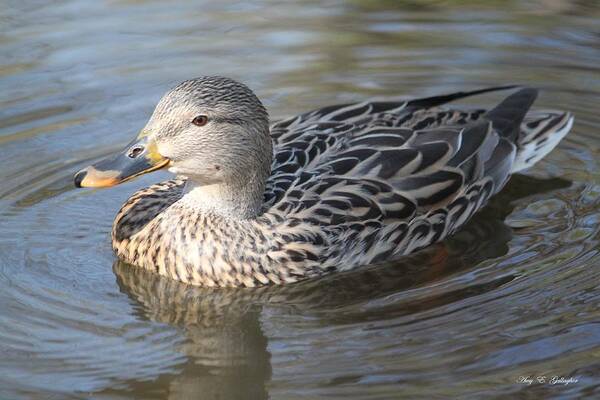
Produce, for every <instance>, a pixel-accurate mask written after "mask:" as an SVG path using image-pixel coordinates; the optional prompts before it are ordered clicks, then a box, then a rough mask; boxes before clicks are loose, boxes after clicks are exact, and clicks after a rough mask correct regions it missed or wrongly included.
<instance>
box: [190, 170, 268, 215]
mask: <svg viewBox="0 0 600 400" xmlns="http://www.w3.org/2000/svg"><path fill="white" fill-rule="evenodd" d="M264 191H265V180H264V179H260V178H259V177H258V176H253V177H251V178H250V179H247V180H245V181H239V182H232V183H224V182H220V183H213V184H208V185H203V184H199V183H198V182H195V181H194V180H193V179H188V181H187V182H186V185H185V189H184V194H183V197H182V198H181V200H180V202H181V204H183V205H185V206H186V207H188V208H192V209H194V210H197V211H199V212H202V213H208V214H217V215H219V216H222V217H226V218H232V219H250V218H254V217H256V216H257V215H258V214H259V213H260V212H261V209H262V205H263V196H264Z"/></svg>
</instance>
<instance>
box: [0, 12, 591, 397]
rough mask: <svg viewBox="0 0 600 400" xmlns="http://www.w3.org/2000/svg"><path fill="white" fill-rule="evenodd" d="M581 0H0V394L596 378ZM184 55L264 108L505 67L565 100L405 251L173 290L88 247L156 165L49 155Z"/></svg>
mask: <svg viewBox="0 0 600 400" xmlns="http://www.w3.org/2000/svg"><path fill="white" fill-rule="evenodd" d="M192 3H194V4H192ZM597 5H598V3H597V2H595V1H583V0H580V1H561V0H538V1H506V2H504V1H503V2H498V1H485V2H484V1H481V2H476V1H447V2H440V1H416V0H415V1H383V0H382V1H378V0H373V1H349V2H341V1H328V2H316V1H299V2H295V3H291V2H285V3H280V2H276V1H266V0H265V1H260V0H254V1H244V2H233V3H228V4H222V3H221V2H214V3H212V2H189V3H185V2H183V3H182V2H179V3H178V4H167V2H158V1H156V2H152V1H139V0H138V1H133V0H130V1H124V0H122V1H119V0H113V1H94V2H91V1H89V2H88V1H54V2H41V1H29V0H24V1H10V0H9V1H7V2H4V4H3V6H2V11H1V12H0V32H1V33H0V85H1V90H0V154H1V155H0V160H1V161H2V162H1V169H0V181H1V182H2V184H1V185H0V398H2V399H4V398H6V399H13V398H15V399H16V398H33V399H49V398H52V399H69V398H95V399H125V398H134V397H135V398H144V399H153V398H172V399H192V398H194V399H195V398H207V399H208V398H222V399H234V398H243V399H260V398H267V397H270V398H274V399H295V398H317V397H328V398H361V399H387V398H414V397H423V398H433V397H437V398H458V397H463V398H464V397H471V398H479V397H486V396H490V395H493V396H498V397H504V396H509V397H523V398H543V397H546V398H548V397H550V398H551V397H559V398H580V397H587V398H593V397H596V398H599V397H600V310H599V304H600V291H599V282H600V280H599V278H600V270H599V264H600V254H599V250H600V228H599V224H600V166H599V165H598V163H599V160H600V136H599V135H600V109H599V107H598V105H599V101H600V74H599V72H600V69H599V67H598V65H599V64H600V45H599V43H600V26H599V25H598V18H599V17H600V12H599V11H598V8H596V7H597ZM205 74H222V75H227V76H231V77H234V78H237V79H239V80H242V81H244V82H246V83H247V84H248V85H249V86H251V87H252V88H253V89H255V91H256V92H257V93H258V95H259V96H260V97H261V98H262V99H263V100H264V102H265V104H266V105H267V106H268V108H269V110H270V112H271V115H272V116H273V117H274V118H277V117H283V116H287V115H290V114H293V113H298V112H301V111H304V110H307V109H311V108H315V107H317V106H323V105H327V104H331V103H339V102H345V101H354V100H362V99H364V98H367V97H390V96H392V97H393V96H417V95H431V94H434V93H442V92H449V91H452V90H459V89H471V88H476V87H481V86H487V85H496V84H505V83H524V84H528V85H533V86H536V87H538V88H540V89H541V90H542V91H541V95H540V98H539V100H538V102H537V103H536V107H541V108H557V109H566V110H571V111H573V112H574V114H575V116H576V122H575V125H574V128H573V131H572V133H571V134H570V135H569V136H568V137H567V138H566V139H565V140H564V141H563V142H562V143H561V144H560V145H559V147H558V149H557V150H555V151H554V152H552V153H551V154H550V156H549V157H547V158H546V159H545V160H544V161H542V162H540V163H539V164H538V165H537V166H536V167H535V168H533V169H532V170H530V171H528V172H527V173H526V174H525V175H518V176H514V177H513V179H512V180H511V182H510V183H509V185H508V186H507V187H506V189H505V190H504V191H503V192H502V194H500V195H499V196H497V197H496V198H495V199H494V200H493V201H492V202H491V204H490V206H489V207H488V208H487V209H485V210H484V211H483V212H481V213H479V214H478V215H477V216H476V217H475V218H474V219H473V220H472V221H471V223H470V224H469V225H468V226H467V227H465V229H463V230H462V231H461V232H460V233H458V234H457V235H455V236H454V237H452V238H450V239H449V240H447V241H445V242H444V243H442V244H439V245H437V246H434V247H432V248H430V249H428V250H426V251H423V252H421V253H419V254H416V255H414V256H412V257H409V258H406V259H404V260H402V261H400V262H397V263H392V264H388V265H381V266H373V267H368V268H364V269H361V270H359V271H356V272H352V273H346V274H341V275H336V276H331V277H328V278H326V279H323V280H320V281H311V282H305V283H301V284H297V285H291V286H287V287H276V288H261V289H253V290H248V289H241V290H231V289H226V290H207V289H198V288H188V287H185V286H184V285H181V284H178V283H175V282H172V281H169V280H166V279H162V278H157V277H155V276H153V275H150V274H147V273H145V272H143V271H138V270H136V269H132V268H130V267H127V266H125V265H121V264H119V263H117V262H116V261H115V258H114V256H113V254H112V251H111V248H110V242H109V232H110V227H111V224H112V220H113V217H114V215H115V213H116V211H117V210H118V208H119V206H120V205H121V204H122V203H123V202H124V201H125V199H127V197H128V196H129V195H130V194H131V193H132V192H133V191H135V190H136V189H138V188H140V187H143V186H146V185H148V184H150V183H152V182H156V181H159V180H161V179H164V178H165V177H167V176H168V175H167V173H158V174H153V175H149V176H144V177H142V178H140V179H139V180H136V181H134V182H131V183H128V184H124V185H122V186H119V187H116V188H113V189H111V190H76V189H75V188H74V187H73V185H72V175H73V173H74V172H75V171H77V170H78V169H79V168H81V167H83V166H85V165H87V164H88V163H89V162H90V161H94V160H97V159H99V158H100V157H102V156H105V155H107V154H109V153H110V152H111V151H113V150H115V149H117V148H119V147H121V146H122V145H123V144H124V143H126V142H128V141H129V140H130V138H131V137H132V136H133V135H134V134H135V133H136V131H137V130H139V129H140V128H141V127H142V126H143V125H144V123H145V120H146V119H147V118H148V116H149V113H150V112H151V111H152V108H153V106H154V104H155V103H156V101H157V100H158V99H159V97H160V96H161V94H162V93H163V92H164V91H165V90H166V89H168V88H169V87H171V86H172V85H173V84H175V83H177V82H178V81H180V80H183V79H186V78H190V77H195V76H199V75H205ZM482 101H484V102H485V105H490V104H493V103H494V102H495V101H498V97H494V95H492V96H489V97H485V98H482ZM540 376H546V377H547V379H548V381H549V380H550V379H551V377H553V376H561V377H565V378H569V377H572V378H574V379H575V380H576V382H573V383H571V384H569V385H564V384H557V385H552V384H550V383H549V382H546V383H539V382H538V381H537V379H536V378H537V377H540ZM520 377H531V378H532V379H533V382H532V383H531V384H526V383H520V382H518V380H519V379H520Z"/></svg>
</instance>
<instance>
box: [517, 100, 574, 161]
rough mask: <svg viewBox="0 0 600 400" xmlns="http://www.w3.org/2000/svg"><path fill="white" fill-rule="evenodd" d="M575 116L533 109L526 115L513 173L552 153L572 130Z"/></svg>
mask: <svg viewBox="0 0 600 400" xmlns="http://www.w3.org/2000/svg"><path fill="white" fill-rule="evenodd" d="M573 120H574V117H573V115H572V114H571V113H569V112H563V111H532V112H529V113H527V114H526V115H525V118H524V119H523V122H522V123H521V126H520V129H519V135H518V137H517V140H516V143H515V144H516V145H517V155H516V157H515V162H514V163H513V166H512V168H511V173H515V172H519V171H521V170H524V169H526V168H529V167H531V166H533V165H534V164H535V163H536V162H538V161H539V160H541V159H542V158H544V157H545V156H546V154H548V153H550V152H551V151H552V149H554V147H556V145H557V144H558V143H559V142H560V141H561V139H562V138H563V137H565V135H566V134H567V133H569V131H570V130H571V127H572V126H573Z"/></svg>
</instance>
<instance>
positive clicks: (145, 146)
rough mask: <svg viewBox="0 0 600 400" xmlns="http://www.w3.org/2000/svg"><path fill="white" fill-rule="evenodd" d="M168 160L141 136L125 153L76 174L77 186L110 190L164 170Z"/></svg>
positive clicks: (153, 144) (150, 142)
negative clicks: (153, 172)
mask: <svg viewBox="0 0 600 400" xmlns="http://www.w3.org/2000/svg"><path fill="white" fill-rule="evenodd" d="M169 162H170V160H169V159H168V158H165V157H163V156H162V155H160V153H159V152H158V150H157V148H156V144H155V143H154V142H153V141H151V140H149V139H148V137H147V136H145V137H138V138H137V139H136V140H134V141H133V142H131V143H130V144H129V145H128V146H127V147H126V148H125V149H124V150H123V151H122V152H120V153H118V154H116V155H114V156H112V157H108V158H106V159H104V160H101V161H99V162H97V163H95V164H93V165H90V166H89V167H87V168H84V169H82V170H81V171H79V172H78V173H76V174H75V186H77V187H89V188H98V187H110V186H115V185H118V184H120V183H123V182H126V181H128V180H131V179H133V178H135V177H136V176H140V175H143V174H147V173H148V172H152V171H156V170H158V169H161V168H164V167H166V166H167V165H168V164H169Z"/></svg>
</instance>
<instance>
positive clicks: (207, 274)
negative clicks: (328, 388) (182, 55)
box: [74, 76, 573, 287]
mask: <svg viewBox="0 0 600 400" xmlns="http://www.w3.org/2000/svg"><path fill="white" fill-rule="evenodd" d="M508 90H511V91H512V92H511V94H509V95H508V96H506V97H505V98H504V99H503V100H502V101H501V102H499V103H498V104H497V105H496V106H495V107H491V108H486V107H457V106H453V105H451V104H450V103H451V102H454V101H456V100H460V99H465V98H467V97H474V98H479V97H478V96H479V95H483V94H485V93H490V92H499V91H508ZM537 95H538V91H537V90H536V89H534V88H529V87H521V86H514V85H510V86H496V87H488V88H484V89H478V90H471V91H461V92H455V93H451V94H444V95H438V96H431V97H419V98H413V99H409V100H390V101H364V102H357V103H349V104H339V105H332V106H327V107H323V108H319V109H315V110H312V111H309V112H305V113H302V114H299V115H296V116H293V117H290V118H286V119H282V120H279V121H276V122H273V123H271V122H270V119H269V114H268V112H267V110H266V108H265V107H264V105H263V104H262V103H261V101H260V100H259V98H258V97H257V96H256V94H255V93H254V92H253V91H252V90H251V89H250V88H248V86H246V85H244V84H242V83H240V82H237V81H236V80H233V79H230V78H226V77H220V76H205V77H200V78H195V79H190V80H186V81H184V82H182V83H180V84H178V85H177V86H175V87H174V88H172V89H171V90H169V91H168V92H167V93H166V94H165V95H164V96H163V97H162V98H161V99H160V101H159V102H158V104H157V106H156V108H155V109H154V112H153V113H152V115H151V116H150V118H149V120H148V122H147V124H146V125H145V127H144V128H143V129H142V130H141V131H140V133H139V135H138V136H137V137H136V138H135V139H134V140H133V141H132V142H131V143H129V144H128V145H127V146H125V148H124V150H123V151H121V152H119V153H117V154H114V155H112V156H109V157H108V158H106V159H102V160H100V161H98V162H97V163H95V164H93V165H91V166H88V167H86V168H84V169H82V170H81V171H79V172H77V173H76V174H75V177H74V183H75V186H77V187H87V188H98V187H110V186H114V185H117V184H120V183H123V182H127V181H129V180H131V179H133V178H135V177H137V176H139V175H142V174H146V173H149V172H152V171H156V170H159V169H168V171H169V172H171V173H173V174H174V175H175V176H174V178H173V179H169V180H167V181H163V182H160V183H157V184H154V185H151V186H149V187H147V188H144V189H141V190H139V191H137V192H136V193H134V194H133V195H132V196H131V197H130V198H129V199H128V200H127V201H126V202H125V204H123V206H122V207H121V208H120V210H119V211H118V213H117V215H116V217H115V220H114V223H113V227H112V235H111V236H112V247H113V249H114V251H115V253H116V255H117V257H118V258H119V259H120V260H122V261H123V262H125V263H127V264H128V265H131V266H132V267H139V268H144V269H146V270H149V271H151V272H153V273H156V274H159V275H162V276H165V277H168V278H171V279H175V280H177V281H180V282H183V283H186V284H189V285H195V286H206V287H254V286H262V285H270V284H290V283H293V282H298V281H302V280H305V279H309V278H317V277H322V276H325V275H327V274H331V273H334V272H343V271H348V270H351V269H354V268H357V267H360V266H366V265H372V264H377V263H382V262H387V261H391V260H396V259H399V258H401V257H403V256H406V255H408V254H411V253H414V252H415V251H417V250H419V249H423V248H425V247H427V246H429V245H432V244H434V243H436V242H439V241H441V240H443V239H444V238H446V237H448V236H449V235H452V234H453V233H454V232H456V231H457V230H458V229H460V227H461V226H463V225H464V224H465V223H466V222H467V221H469V219H470V218H471V217H472V216H473V214H475V213H476V212H477V211H478V210H480V209H481V208H482V207H484V206H485V204H486V203H487V201H488V200H489V199H490V198H491V197H492V196H494V195H495V194H496V193H498V192H499V191H500V190H501V189H502V188H503V187H504V185H505V184H506V182H507V181H508V179H509V178H510V176H511V175H512V174H515V173H517V172H520V171H522V170H524V169H527V168H530V167H531V166H533V165H534V164H535V163H536V162H538V161H539V160H540V159H542V158H543V157H544V156H545V155H546V154H548V153H549V152H550V151H551V150H552V149H554V148H555V147H556V145H557V144H558V143H559V142H560V140H561V139H562V138H563V137H564V136H565V135H566V134H567V133H568V132H569V130H570V129H571V127H572V124H573V116H572V114H571V113H569V112H564V111H542V110H531V107H532V105H533V102H534V101H535V99H536V97H537Z"/></svg>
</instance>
